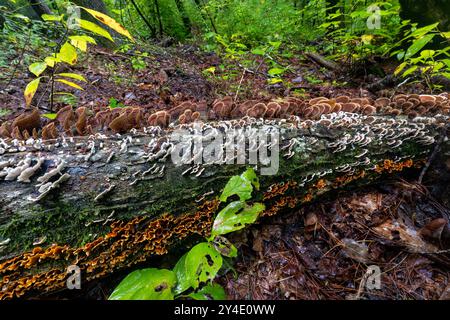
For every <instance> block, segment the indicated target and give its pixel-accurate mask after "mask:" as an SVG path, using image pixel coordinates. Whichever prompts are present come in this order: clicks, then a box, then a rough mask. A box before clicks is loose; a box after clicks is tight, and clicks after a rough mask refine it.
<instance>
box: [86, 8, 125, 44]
mask: <svg viewBox="0 0 450 320" xmlns="http://www.w3.org/2000/svg"><path fill="white" fill-rule="evenodd" d="M81 8H82V9H83V10H85V11H87V12H88V13H89V14H90V15H92V16H93V17H94V18H95V19H97V20H98V21H100V22H102V23H104V24H106V25H107V26H108V27H110V28H111V29H113V30H115V31H116V32H118V33H120V34H121V35H124V36H125V37H127V38H128V39H130V40H131V41H134V39H133V37H132V36H131V34H130V33H129V32H128V30H127V29H125V27H124V26H122V25H121V24H120V23H118V22H117V21H116V20H114V19H113V18H111V17H109V16H108V15H106V14H104V13H101V12H98V11H95V10H92V9H88V8H85V7H81Z"/></svg>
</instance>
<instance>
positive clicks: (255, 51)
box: [252, 48, 266, 56]
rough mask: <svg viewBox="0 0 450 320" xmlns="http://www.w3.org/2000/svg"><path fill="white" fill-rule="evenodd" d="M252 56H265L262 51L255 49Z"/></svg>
mask: <svg viewBox="0 0 450 320" xmlns="http://www.w3.org/2000/svg"><path fill="white" fill-rule="evenodd" d="M252 53H253V54H256V55H259V56H263V55H265V54H266V52H265V51H264V50H263V49H260V48H256V49H253V50H252Z"/></svg>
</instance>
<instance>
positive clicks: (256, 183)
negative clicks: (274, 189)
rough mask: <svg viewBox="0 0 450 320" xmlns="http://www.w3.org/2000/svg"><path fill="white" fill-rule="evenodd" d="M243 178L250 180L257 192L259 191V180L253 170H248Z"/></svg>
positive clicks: (243, 174) (242, 175)
mask: <svg viewBox="0 0 450 320" xmlns="http://www.w3.org/2000/svg"><path fill="white" fill-rule="evenodd" d="M241 178H242V179H245V180H248V181H250V182H251V183H252V185H253V186H254V187H255V189H256V190H259V179H258V176H257V175H256V172H255V170H254V169H253V168H248V169H247V170H245V171H244V173H242V174H241Z"/></svg>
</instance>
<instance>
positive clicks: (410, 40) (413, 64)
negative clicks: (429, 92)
mask: <svg viewBox="0 0 450 320" xmlns="http://www.w3.org/2000/svg"><path fill="white" fill-rule="evenodd" d="M438 25H439V23H434V24H431V25H428V26H425V27H422V28H417V24H412V25H411V29H410V30H408V31H407V32H406V34H405V37H404V38H403V39H402V40H401V41H400V43H399V44H400V45H403V46H404V45H405V44H407V45H408V48H407V49H406V50H404V49H399V50H397V51H394V52H393V53H392V55H395V56H397V59H398V60H400V61H402V62H401V63H400V65H399V66H398V67H397V68H396V70H395V72H394V74H395V75H401V76H402V77H408V76H411V75H413V74H415V75H417V76H418V77H419V78H421V79H423V80H425V82H426V83H427V85H428V87H429V88H430V89H433V88H435V86H434V85H433V84H432V81H431V78H432V77H434V76H438V75H440V76H444V77H446V78H448V79H450V59H449V57H450V54H449V51H450V44H449V39H450V32H441V31H439V29H438ZM436 38H440V40H441V45H442V44H447V46H446V47H445V46H444V47H443V48H441V49H436V50H432V49H427V48H426V47H427V45H429V44H430V43H431V42H432V41H433V40H434V39H436Z"/></svg>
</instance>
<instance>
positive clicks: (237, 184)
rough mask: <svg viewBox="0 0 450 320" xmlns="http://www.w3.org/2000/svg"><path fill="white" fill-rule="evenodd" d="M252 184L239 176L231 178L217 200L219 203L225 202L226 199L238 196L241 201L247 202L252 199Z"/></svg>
mask: <svg viewBox="0 0 450 320" xmlns="http://www.w3.org/2000/svg"><path fill="white" fill-rule="evenodd" d="M252 191H253V187H252V183H251V182H250V181H248V180H246V179H243V178H242V177H240V176H233V177H231V179H230V180H229V181H228V183H227V184H226V186H225V188H224V189H223V192H222V195H221V196H220V198H219V200H220V201H221V202H225V201H227V199H228V197H230V196H232V195H238V196H239V199H241V201H245V200H248V199H250V198H251V197H252Z"/></svg>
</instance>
